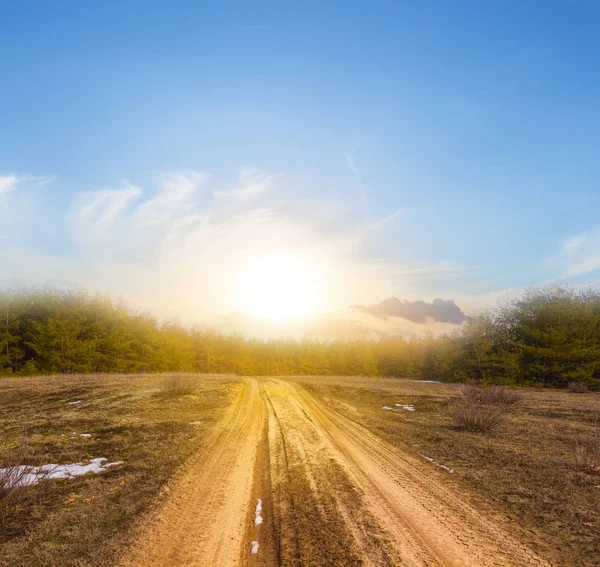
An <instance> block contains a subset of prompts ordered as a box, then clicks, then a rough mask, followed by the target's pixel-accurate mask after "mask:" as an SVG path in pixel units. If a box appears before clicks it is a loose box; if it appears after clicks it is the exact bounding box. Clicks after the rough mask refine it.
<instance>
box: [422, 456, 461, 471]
mask: <svg viewBox="0 0 600 567" xmlns="http://www.w3.org/2000/svg"><path fill="white" fill-rule="evenodd" d="M421 457H423V458H424V459H425V460H426V461H429V462H430V463H433V464H434V465H435V466H436V467H440V468H441V469H444V470H445V471H446V472H447V473H448V474H454V471H453V470H452V469H451V468H450V467H447V466H446V465H440V463H436V462H435V461H434V460H433V459H432V458H431V457H428V456H426V455H421Z"/></svg>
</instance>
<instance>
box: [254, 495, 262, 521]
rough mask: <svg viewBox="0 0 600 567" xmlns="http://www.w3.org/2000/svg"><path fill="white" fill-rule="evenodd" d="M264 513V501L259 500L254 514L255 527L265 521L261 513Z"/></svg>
mask: <svg viewBox="0 0 600 567" xmlns="http://www.w3.org/2000/svg"><path fill="white" fill-rule="evenodd" d="M261 512H262V500H261V499H260V498H259V499H258V500H257V502H256V511H255V513H254V525H255V526H258V524H262V522H263V519H262V516H261V515H260V513H261Z"/></svg>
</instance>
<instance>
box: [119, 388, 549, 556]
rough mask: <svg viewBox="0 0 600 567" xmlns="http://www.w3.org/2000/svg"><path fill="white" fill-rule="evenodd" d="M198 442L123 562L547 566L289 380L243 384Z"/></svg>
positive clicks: (412, 462) (416, 466)
mask: <svg viewBox="0 0 600 567" xmlns="http://www.w3.org/2000/svg"><path fill="white" fill-rule="evenodd" d="M206 447H207V449H206V450H205V451H203V452H201V453H198V454H197V455H195V456H194V457H192V458H191V459H190V460H189V461H188V462H187V463H186V464H185V465H184V466H183V467H182V468H181V470H180V471H179V473H178V474H176V476H175V477H174V478H173V479H172V481H171V482H170V483H169V489H170V490H169V493H168V496H167V498H166V501H165V502H164V503H163V505H162V506H161V508H160V509H158V510H157V511H156V512H155V513H154V514H153V515H152V516H151V517H150V518H149V519H148V521H147V523H146V525H145V526H144V527H143V529H142V530H141V533H140V536H139V538H138V540H137V541H136V543H135V544H134V546H133V547H132V549H131V550H130V551H129V553H128V555H127V557H126V559H125V560H124V561H123V562H122V563H121V565H122V566H123V567H258V566H263V567H278V566H279V567H396V566H398V567H400V566H402V567H405V566H406V567H476V566H477V567H488V566H496V567H524V566H528V565H538V566H541V567H550V564H549V563H547V562H546V561H544V560H543V559H541V558H540V557H538V556H536V555H535V554H534V553H533V552H532V551H530V550H529V549H528V548H527V546H525V545H523V544H522V543H521V542H520V541H519V540H518V539H517V538H515V537H513V536H511V535H509V533H508V529H506V527H504V528H503V527H500V526H499V525H497V524H496V523H494V522H492V521H490V520H489V519H488V517H486V516H485V514H484V513H483V512H481V511H478V510H476V509H475V508H474V507H472V506H470V505H469V504H467V503H466V499H465V498H463V497H462V495H461V493H460V492H459V491H458V490H457V489H451V488H449V487H446V486H444V484H443V481H441V480H440V478H439V477H438V476H436V475H432V474H431V473H430V471H427V470H426V469H425V468H424V467H423V465H422V463H421V462H419V461H418V460H416V459H414V458H413V457H411V456H409V455H407V454H405V453H404V452H402V451H401V450H399V449H397V448H395V447H393V446H392V445H390V444H389V443H387V442H386V441H384V440H383V439H381V438H379V437H377V436H376V435H374V434H373V433H371V432H370V431H369V430H368V429H367V428H365V427H363V426H362V425H361V424H360V423H358V422H356V421H353V420H352V419H350V418H349V417H346V416H344V415H342V414H341V413H340V412H338V411H336V410H334V409H333V408H331V407H329V406H328V405H327V404H325V403H323V402H322V401H320V400H318V399H317V398H316V397H314V396H313V395H312V394H310V392H309V391H307V390H306V389H305V388H303V387H301V386H300V385H299V384H297V383H293V382H291V381H287V380H283V379H275V378H273V379H268V378H267V379H246V380H244V381H243V382H242V383H241V384H240V388H239V392H238V396H237V399H236V401H235V403H234V404H233V406H232V407H231V409H230V410H229V411H228V412H227V413H226V415H225V416H224V418H223V420H222V422H221V424H220V425H219V426H218V427H216V428H215V431H214V432H213V434H212V436H211V438H210V439H209V440H208V441H207V444H206ZM258 499H260V500H261V501H262V502H261V506H262V509H261V511H260V515H261V520H262V521H261V522H258V523H256V522H255V515H256V504H257V501H258ZM255 542H257V543H258V546H256V545H253V544H255ZM253 547H254V549H255V551H256V553H252V548H253Z"/></svg>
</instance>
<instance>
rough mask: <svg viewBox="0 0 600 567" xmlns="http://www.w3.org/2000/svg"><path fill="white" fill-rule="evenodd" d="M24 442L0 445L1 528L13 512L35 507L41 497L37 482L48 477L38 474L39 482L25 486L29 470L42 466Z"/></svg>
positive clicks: (27, 483) (40, 461)
mask: <svg viewBox="0 0 600 567" xmlns="http://www.w3.org/2000/svg"><path fill="white" fill-rule="evenodd" d="M43 460H44V459H43V458H42V457H41V456H40V455H35V454H34V452H33V451H32V450H31V448H30V447H29V446H28V445H27V443H25V442H24V441H18V442H11V443H4V444H2V445H0V467H1V468H0V525H2V526H4V525H5V524H6V522H7V520H8V519H9V518H10V517H11V516H12V514H13V513H14V512H15V511H18V510H20V509H23V508H25V507H27V506H30V505H31V504H32V503H34V502H35V501H36V500H37V499H38V496H39V494H40V490H41V488H40V485H39V482H41V481H42V480H44V476H45V475H47V474H48V473H47V472H46V473H44V472H43V471H39V472H37V477H38V482H36V483H29V482H27V474H28V472H29V471H30V470H31V469H30V467H32V466H36V465H39V464H42V461H43Z"/></svg>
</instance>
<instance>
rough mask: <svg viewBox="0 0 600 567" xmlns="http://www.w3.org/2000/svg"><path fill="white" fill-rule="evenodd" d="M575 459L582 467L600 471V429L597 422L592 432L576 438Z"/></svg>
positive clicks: (578, 465)
mask: <svg viewBox="0 0 600 567" xmlns="http://www.w3.org/2000/svg"><path fill="white" fill-rule="evenodd" d="M573 460H574V462H575V466H576V467H578V468H580V469H583V470H587V471H600V430H599V429H598V424H597V423H596V427H595V428H594V431H593V432H592V433H591V434H588V435H586V436H584V435H579V436H578V437H576V438H575V444H574V445H573Z"/></svg>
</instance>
